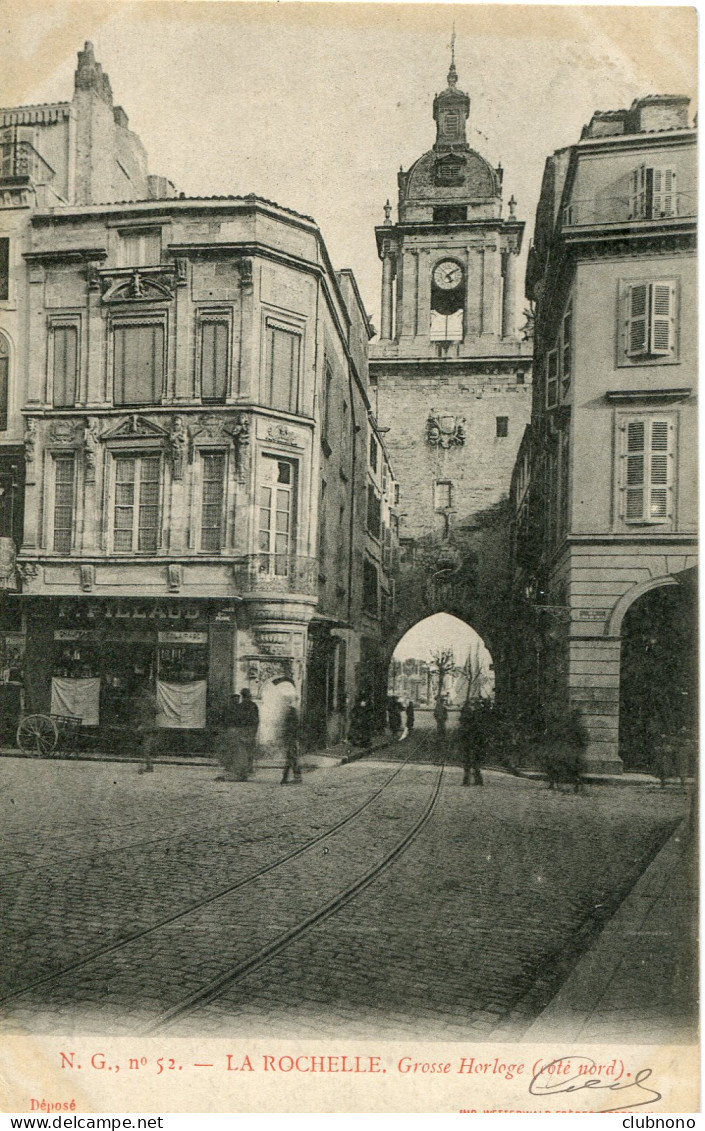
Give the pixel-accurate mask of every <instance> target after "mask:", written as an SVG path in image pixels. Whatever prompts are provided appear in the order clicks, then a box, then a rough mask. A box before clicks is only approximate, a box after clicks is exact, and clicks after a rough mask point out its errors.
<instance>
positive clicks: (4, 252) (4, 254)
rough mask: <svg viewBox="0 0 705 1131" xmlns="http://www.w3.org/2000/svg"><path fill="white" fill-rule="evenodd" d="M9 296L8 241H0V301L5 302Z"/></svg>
mask: <svg viewBox="0 0 705 1131" xmlns="http://www.w3.org/2000/svg"><path fill="white" fill-rule="evenodd" d="M9 294H10V241H9V239H7V238H6V237H4V238H3V239H0V300H2V301H5V299H7V298H8V297H9Z"/></svg>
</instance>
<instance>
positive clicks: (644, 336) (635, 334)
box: [624, 279, 676, 364]
mask: <svg viewBox="0 0 705 1131" xmlns="http://www.w3.org/2000/svg"><path fill="white" fill-rule="evenodd" d="M624 303H625V312H624V313H625V335H624V355H625V357H626V358H627V359H628V360H629V361H635V362H637V364H639V363H640V362H642V361H651V360H661V359H663V360H668V359H669V358H674V357H675V352H676V283H675V280H674V279H659V280H654V281H653V282H636V283H630V284H628V286H627V288H626V294H625V299H624Z"/></svg>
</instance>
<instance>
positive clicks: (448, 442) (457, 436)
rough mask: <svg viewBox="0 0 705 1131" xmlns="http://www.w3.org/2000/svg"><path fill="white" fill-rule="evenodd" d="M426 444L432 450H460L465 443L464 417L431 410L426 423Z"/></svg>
mask: <svg viewBox="0 0 705 1131" xmlns="http://www.w3.org/2000/svg"><path fill="white" fill-rule="evenodd" d="M426 443H427V444H429V446H430V447H432V448H455V447H457V448H461V447H462V446H463V444H464V443H465V417H464V416H454V415H453V414H451V413H442V412H436V411H435V410H434V409H431V412H430V413H429V416H428V420H427V421H426Z"/></svg>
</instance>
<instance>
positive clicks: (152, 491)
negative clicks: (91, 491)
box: [113, 456, 161, 554]
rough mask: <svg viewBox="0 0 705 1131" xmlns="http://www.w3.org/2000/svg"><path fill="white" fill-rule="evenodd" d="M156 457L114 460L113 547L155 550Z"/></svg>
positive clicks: (156, 536)
mask: <svg viewBox="0 0 705 1131" xmlns="http://www.w3.org/2000/svg"><path fill="white" fill-rule="evenodd" d="M160 464H161V461H160V458H159V456H141V457H139V456H118V457H117V458H116V460H115V515H114V525H113V548H114V549H115V551H116V552H118V553H119V552H122V553H127V552H130V551H134V550H138V551H141V552H142V553H152V554H153V553H155V552H156V550H157V546H158V544H159V477H160Z"/></svg>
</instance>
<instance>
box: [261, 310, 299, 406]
mask: <svg viewBox="0 0 705 1131" xmlns="http://www.w3.org/2000/svg"><path fill="white" fill-rule="evenodd" d="M300 361H301V335H300V334H299V333H297V332H296V331H293V330H284V329H283V328H282V327H280V326H271V325H268V326H267V361H266V370H265V387H264V403H265V404H267V405H269V406H270V407H271V408H279V409H283V410H284V411H285V412H297V411H298V406H299V367H300Z"/></svg>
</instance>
